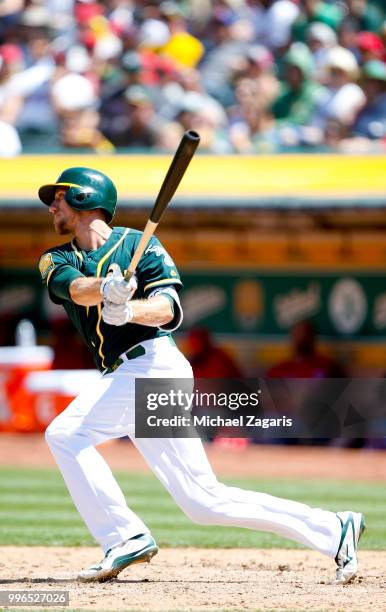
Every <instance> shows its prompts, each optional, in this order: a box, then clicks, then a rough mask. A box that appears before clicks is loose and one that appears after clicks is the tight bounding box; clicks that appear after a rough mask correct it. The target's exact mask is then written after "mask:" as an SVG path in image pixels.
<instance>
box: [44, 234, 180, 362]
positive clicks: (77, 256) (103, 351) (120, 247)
mask: <svg viewBox="0 0 386 612" xmlns="http://www.w3.org/2000/svg"><path fill="white" fill-rule="evenodd" d="M141 235H142V232H139V231H137V230H133V229H129V228H124V227H115V228H113V231H112V233H111V235H110V237H109V238H108V239H107V240H106V242H105V243H104V244H103V245H102V246H101V247H100V248H99V249H95V250H92V251H82V250H80V249H78V247H77V246H76V244H75V242H74V241H72V242H68V243H66V244H63V245H60V246H57V247H55V248H53V249H51V250H50V251H47V252H45V253H44V254H43V255H42V257H41V258H40V261H39V270H40V274H41V277H42V280H43V282H44V283H45V284H46V285H47V287H48V291H49V295H50V298H51V299H52V301H53V302H54V303H55V304H62V305H63V306H64V308H65V310H66V312H67V314H68V316H69V318H70V319H71V321H72V322H73V324H74V325H75V327H76V328H77V330H78V331H79V333H80V334H81V336H82V338H83V339H84V341H85V342H86V344H87V345H88V347H89V348H90V350H91V351H92V353H93V355H94V359H95V363H96V365H97V367H98V368H99V370H101V371H103V370H104V369H105V368H108V367H110V366H111V365H112V364H113V363H114V362H115V361H116V360H117V358H118V357H119V355H121V354H122V353H124V352H126V351H127V350H128V349H129V348H130V347H132V346H135V345H136V344H138V343H140V342H142V341H144V340H150V339H152V338H156V337H158V336H164V335H168V334H170V331H168V328H171V329H173V322H171V324H169V325H168V326H165V327H164V328H162V329H161V328H159V329H157V328H155V327H148V326H145V325H138V324H136V323H127V324H126V325H122V326H114V325H108V324H107V323H105V322H104V321H103V319H102V306H103V305H102V304H98V305H97V306H79V305H78V304H75V303H74V302H73V301H72V300H71V297H70V293H69V287H70V284H71V282H72V281H73V280H74V279H76V278H78V277H82V276H88V277H90V276H95V277H103V276H106V275H107V272H108V270H109V268H110V266H112V267H113V268H114V266H115V268H116V267H117V266H118V267H119V269H120V270H121V272H122V273H123V274H124V273H125V271H126V270H127V269H128V267H129V264H130V261H131V259H132V256H133V254H134V252H135V249H136V247H137V245H138V242H139V240H140V237H141ZM136 275H137V281H138V289H137V291H136V292H135V294H134V299H143V298H147V297H149V295H150V294H151V293H152V292H154V291H155V290H156V289H157V288H165V287H170V286H174V287H175V288H176V289H177V290H178V289H179V288H180V287H181V285H182V283H181V280H180V277H179V274H178V271H177V269H176V267H175V265H174V262H173V260H172V259H171V257H170V256H169V255H168V253H167V252H166V250H165V249H164V247H163V246H162V245H161V243H160V242H159V240H158V239H157V238H156V237H155V236H153V237H152V239H151V240H150V242H149V244H148V246H147V248H146V250H145V253H144V254H143V256H142V257H141V259H140V262H139V264H138V267H137V270H136Z"/></svg>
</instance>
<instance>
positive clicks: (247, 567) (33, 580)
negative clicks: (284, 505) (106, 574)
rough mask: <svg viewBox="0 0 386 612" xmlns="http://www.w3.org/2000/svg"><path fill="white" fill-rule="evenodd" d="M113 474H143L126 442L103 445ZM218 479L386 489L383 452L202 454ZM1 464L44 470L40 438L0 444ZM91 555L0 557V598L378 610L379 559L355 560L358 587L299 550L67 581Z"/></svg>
mask: <svg viewBox="0 0 386 612" xmlns="http://www.w3.org/2000/svg"><path fill="white" fill-rule="evenodd" d="M101 452H102V454H103V455H104V456H105V457H106V459H107V460H108V462H109V464H110V466H111V467H112V468H113V469H120V470H125V471H128V472H134V473H143V472H146V471H148V468H147V466H146V464H145V463H144V461H143V460H142V458H141V457H140V456H139V454H138V453H137V451H136V450H135V448H134V447H133V446H132V445H131V444H129V443H127V442H112V443H108V444H106V445H104V446H103V447H102V449H101ZM208 455H209V459H210V461H211V463H212V465H213V467H214V469H215V471H216V472H217V473H218V474H221V475H222V476H224V475H225V476H251V477H264V476H265V477H267V478H268V477H269V478H271V477H280V478H285V477H297V478H331V477H334V478H336V479H350V480H358V481H359V480H362V481H363V480H368V481H374V482H375V481H378V482H380V481H385V479H386V453H385V452H377V451H349V450H341V449H332V450H331V449H328V450H327V449H320V448H319V449H316V448H301V447H300V448H296V447H269V446H253V447H249V448H246V449H242V450H237V451H236V450H230V449H227V448H221V447H215V446H211V447H210V448H208ZM0 465H12V466H19V467H53V466H54V462H53V459H52V457H51V455H50V453H49V451H48V449H47V446H46V445H45V442H44V439H43V437H42V436H14V435H1V436H0ZM99 554H100V553H99V550H98V549H97V548H54V547H49V548H43V547H42V548H39V547H26V548H21V547H3V548H0V590H4V589H12V590H18V589H21V590H26V591H27V592H33V591H36V590H68V591H69V592H70V608H71V609H72V608H77V609H87V610H134V609H135V610H149V611H152V610H173V611H177V610H197V611H198V610H259V609H261V610H340V611H347V612H349V611H354V610H356V611H358V610H361V611H364V610H366V611H367V610H369V609H371V608H373V609H374V610H386V580H385V576H386V552H375V551H371V552H369V551H362V552H361V554H360V562H361V572H360V576H359V578H358V579H357V581H356V582H355V583H354V584H352V585H348V586H346V587H334V586H333V585H331V584H330V581H331V579H332V577H333V574H334V563H333V562H331V561H330V560H329V559H327V558H325V557H323V556H322V555H319V554H317V553H314V552H310V551H304V550H279V549H274V550H258V549H227V550H221V549H216V550H209V549H193V548H185V549H183V548H180V549H164V550H161V551H160V553H159V555H157V556H156V557H155V558H154V559H153V561H152V563H151V564H150V565H147V564H146V565H137V566H134V567H132V568H130V570H127V571H126V572H124V573H123V574H121V578H120V579H119V580H116V581H114V582H113V583H108V584H105V585H99V584H92V585H87V584H86V585H85V584H81V583H78V582H77V581H76V573H77V571H78V570H79V569H81V568H82V567H86V566H87V565H89V564H91V563H93V562H95V561H98V560H99V559H98V557H99ZM35 609H36V608H35Z"/></svg>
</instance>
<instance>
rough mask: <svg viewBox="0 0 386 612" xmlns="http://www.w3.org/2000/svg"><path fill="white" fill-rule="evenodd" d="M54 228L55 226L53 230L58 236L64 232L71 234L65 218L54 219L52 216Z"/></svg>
mask: <svg viewBox="0 0 386 612" xmlns="http://www.w3.org/2000/svg"><path fill="white" fill-rule="evenodd" d="M54 228H55V232H56V233H57V234H59V236H65V235H66V234H71V229H70V228H69V226H68V223H67V221H66V219H56V218H55V217H54Z"/></svg>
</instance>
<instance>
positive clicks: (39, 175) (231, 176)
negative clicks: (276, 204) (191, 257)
mask: <svg viewBox="0 0 386 612" xmlns="http://www.w3.org/2000/svg"><path fill="white" fill-rule="evenodd" d="M170 160H171V155H170V156H169V155H162V156H161V155H154V156H149V155H113V156H95V155H82V156H80V155H50V156H48V155H47V156H45V155H43V156H29V155H24V156H22V157H17V158H15V159H2V160H0V175H1V181H0V199H2V200H4V199H11V200H12V199H19V200H20V199H23V198H26V199H28V200H31V199H34V198H35V197H36V194H37V189H38V187H39V186H40V185H42V184H44V183H50V182H55V180H56V178H57V177H58V175H59V173H60V172H61V171H62V170H63V169H65V168H67V167H70V166H88V167H92V168H96V169H97V170H101V171H103V172H105V173H106V174H108V175H109V176H110V177H111V178H112V179H113V181H114V182H115V183H116V185H117V187H118V191H119V195H120V197H121V198H123V199H131V198H143V199H148V198H149V199H152V198H154V196H155V195H156V194H157V192H158V190H159V187H160V185H161V183H162V181H163V179H164V176H165V173H166V171H167V169H168V166H169V163H170ZM178 193H179V195H180V196H181V197H187V196H188V197H200V198H205V197H207V198H208V199H210V198H214V197H215V198H221V197H222V198H225V199H229V198H232V199H234V198H237V197H240V198H251V197H264V196H269V197H284V198H288V197H289V198H293V197H297V196H299V197H315V198H318V197H338V198H342V199H349V198H358V197H360V198H364V197H366V196H369V197H377V198H385V204H386V156H384V155H376V156H353V157H347V156H340V155H277V156H263V157H258V156H253V157H252V156H245V157H244V156H239V157H234V156H216V157H214V156H207V155H197V156H196V157H195V158H194V159H193V160H192V162H191V165H190V166H189V168H188V170H187V173H186V175H185V177H184V179H183V181H182V183H181V185H180V187H179V190H178ZM208 203H209V201H208Z"/></svg>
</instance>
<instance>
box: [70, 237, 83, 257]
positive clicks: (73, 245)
mask: <svg viewBox="0 0 386 612" xmlns="http://www.w3.org/2000/svg"><path fill="white" fill-rule="evenodd" d="M71 248H72V250H73V251H75V255H76V256H77V257H78V259H80V261H83V255H82V253H81V252H80V251H78V249H77V248H76V246H75V244H74V241H73V240H71Z"/></svg>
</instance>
